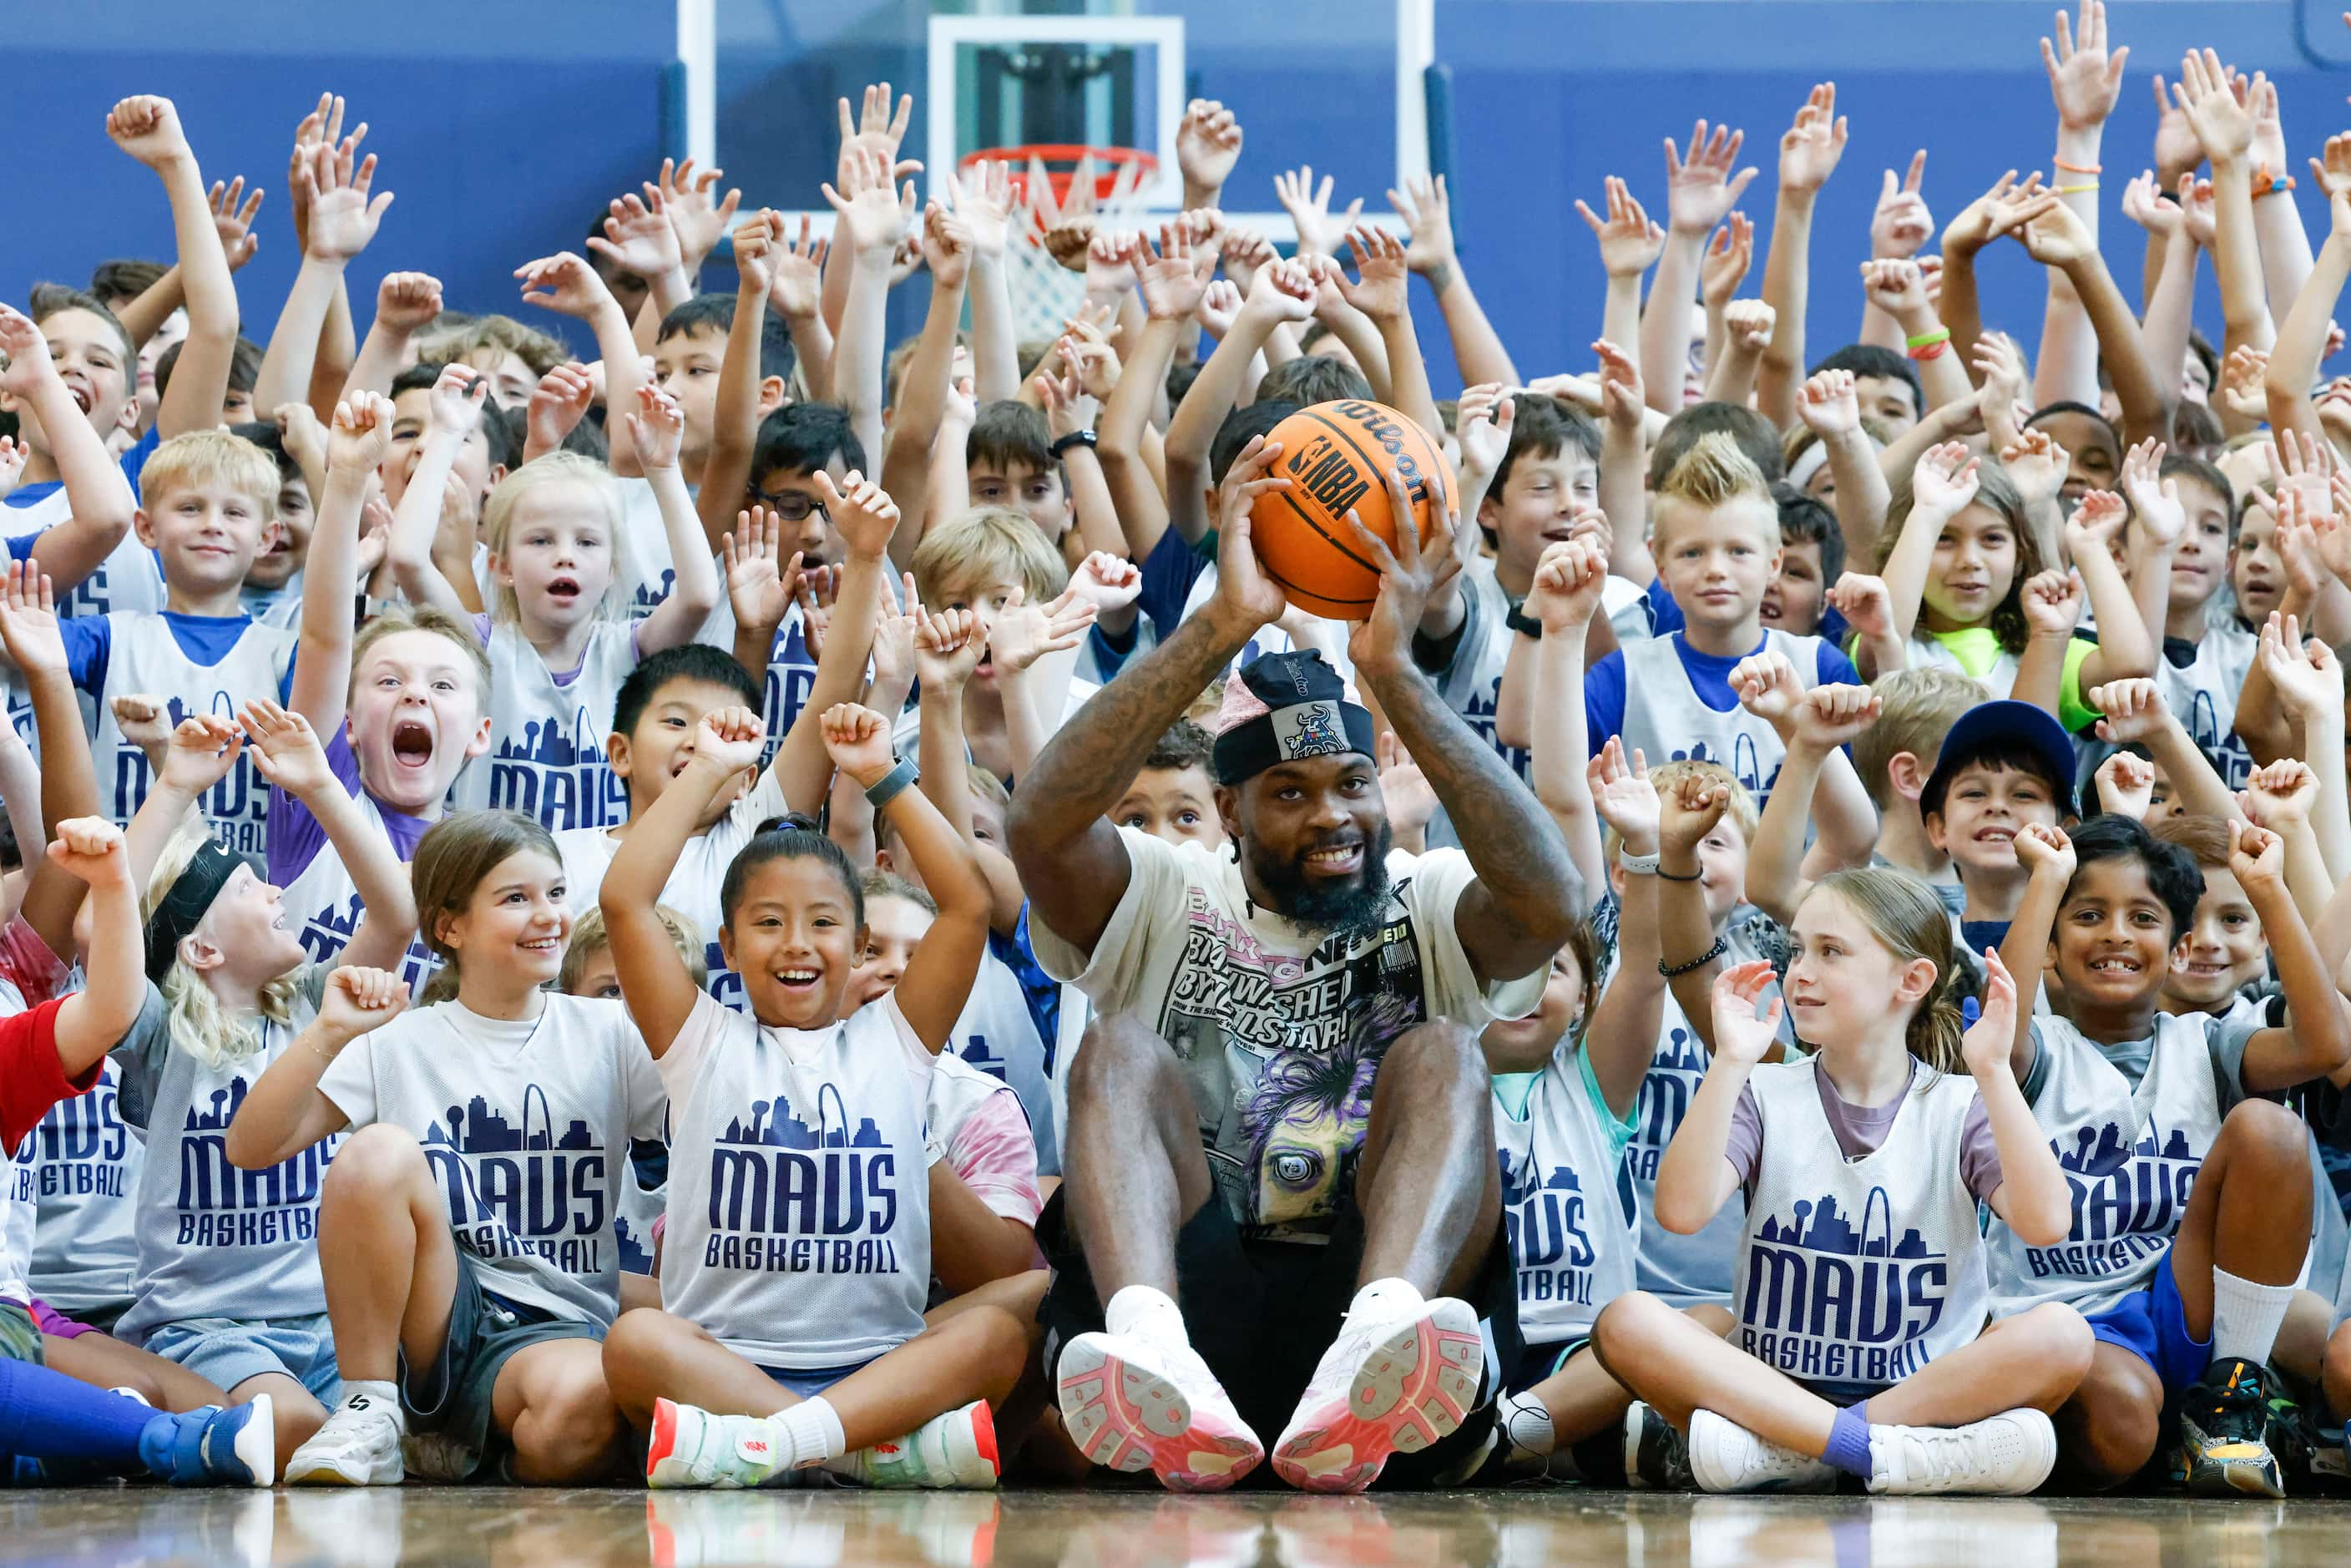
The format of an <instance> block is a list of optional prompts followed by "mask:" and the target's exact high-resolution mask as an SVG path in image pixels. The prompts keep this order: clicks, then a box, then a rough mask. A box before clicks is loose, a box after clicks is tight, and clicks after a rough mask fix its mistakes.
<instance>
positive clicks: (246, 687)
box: [58, 430, 348, 854]
mask: <svg viewBox="0 0 2351 1568" xmlns="http://www.w3.org/2000/svg"><path fill="white" fill-rule="evenodd" d="M139 483H140V489H141V501H142V504H141V507H140V509H139V512H138V514H137V518H136V523H137V532H138V537H139V539H140V541H141V545H142V546H144V547H146V548H148V549H152V551H153V552H154V559H156V560H157V561H158V562H159V563H160V564H161V567H162V574H163V584H164V605H163V609H162V612H151V611H133V610H115V611H111V612H108V613H106V614H104V615H79V616H76V617H74V618H73V619H71V620H69V621H67V622H63V623H62V624H61V625H60V626H59V627H58V631H59V632H60V633H61V634H62V635H63V636H64V639H65V645H66V654H67V658H68V664H69V667H70V668H71V670H72V672H73V677H74V684H75V685H77V686H78V687H80V688H81V690H82V691H83V692H84V693H86V694H87V695H89V697H90V698H91V699H92V700H93V701H94V702H95V703H96V706H97V712H98V730H97V737H96V741H95V750H96V754H97V756H98V758H99V766H100V768H101V769H102V771H103V776H104V777H105V778H106V779H108V780H109V781H110V788H109V789H107V791H106V794H105V795H104V797H103V805H104V808H105V810H106V811H107V814H108V815H109V816H110V817H111V818H112V819H113V820H114V821H118V822H128V821H130V820H131V816H132V815H133V814H134V813H135V812H136V811H137V810H139V806H140V802H141V800H144V799H145V796H146V792H147V788H148V777H147V763H146V758H145V757H144V755H143V754H142V753H141V749H140V747H139V746H138V744H137V743H136V741H134V740H133V739H132V738H131V737H129V736H127V735H126V734H125V733H124V732H123V729H122V725H121V722H120V716H118V714H117V713H116V711H115V703H116V700H117V699H119V698H121V697H124V696H128V695H133V694H137V693H146V692H154V693H168V694H171V701H172V706H173V708H174V709H175V710H176V711H177V712H178V713H180V714H185V713H187V712H190V711H202V712H209V713H214V714H224V713H226V714H233V713H235V711H236V710H237V708H238V707H239V706H242V705H243V704H245V703H246V702H248V701H251V700H254V699H256V698H266V699H271V700H282V699H283V698H285V696H286V695H287V691H288V681H289V676H290V671H291V667H292V665H293V663H294V651H295V643H296V641H297V638H296V633H295V632H293V631H292V630H290V629H282V628H278V627H272V626H265V625H262V624H261V623H260V622H256V621H255V620H254V618H253V617H252V616H251V615H250V614H248V613H246V609H245V602H244V591H245V578H246V572H248V571H249V570H251V569H252V566H253V562H254V560H255V559H256V557H257V556H258V555H259V554H260V553H261V550H262V548H263V546H264V545H265V544H266V542H267V540H268V538H269V537H270V535H271V534H272V532H273V531H274V530H275V528H276V526H277V524H276V521H275V517H274V513H275V512H276V509H277V491H278V475H277V463H276V462H275V461H274V460H273V459H271V458H270V457H269V455H267V454H266V453H264V452H263V451H262V450H261V449H260V448H259V447H257V446H256V445H254V444H253V443H251V442H249V441H247V440H246V439H245V438H244V437H242V436H238V435H232V434H229V433H228V432H226V431H221V430H206V431H191V432H190V433H188V434H184V435H176V436H173V437H172V439H171V440H169V441H167V442H165V443H164V444H162V445H161V446H159V447H157V448H156V449H155V451H154V453H153V455H152V456H150V457H149V458H148V460H147V463H146V465H145V466H144V467H143V468H142V469H141V471H140V476H139ZM347 611H348V607H347ZM202 809H203V810H204V818H205V820H206V821H209V822H210V823H211V824H212V826H213V831H214V834H215V835H216V836H217V837H218V838H219V839H220V841H221V843H222V845H223V847H225V848H226V849H227V850H229V851H230V852H233V853H237V854H258V853H260V852H262V851H263V850H264V849H265V848H266V845H267V842H268V840H267V823H268V791H267V788H266V785H265V784H263V783H262V782H261V781H259V780H257V779H256V778H255V777H254V774H253V770H252V768H251V766H250V763H249V762H248V763H246V765H244V766H240V767H238V768H235V769H233V770H232V771H231V772H230V773H229V774H228V776H227V777H225V779H222V780H221V781H220V783H219V785H218V786H217V787H216V788H215V789H214V790H213V792H212V793H211V794H210V795H209V796H207V797H206V798H205V799H204V801H203V802H202Z"/></svg>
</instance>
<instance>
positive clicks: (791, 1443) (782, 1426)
mask: <svg viewBox="0 0 2351 1568" xmlns="http://www.w3.org/2000/svg"><path fill="white" fill-rule="evenodd" d="M768 1430H769V1431H771V1432H773V1433H774V1434H775V1437H776V1448H777V1449H778V1451H779V1453H780V1455H781V1462H780V1463H779V1464H778V1465H777V1467H776V1469H777V1472H778V1474H781V1473H782V1472H783V1471H785V1470H792V1469H799V1467H800V1466H802V1465H808V1464H815V1463H818V1462H819V1461H821V1460H824V1459H833V1458H840V1457H841V1451H842V1450H843V1449H845V1448H848V1447H849V1438H848V1437H847V1436H846V1435H845V1434H844V1433H843V1432H842V1431H841V1413H840V1412H839V1411H837V1410H835V1409H834V1408H833V1407H832V1406H831V1405H830V1404H828V1403H826V1402H825V1400H824V1399H823V1398H822V1397H821V1396H819V1397H817V1398H814V1399H803V1400H801V1401H800V1402H799V1404H797V1405H795V1406H792V1407H791V1408H790V1409H789V1410H783V1411H778V1413H777V1414H775V1415H773V1416H768Z"/></svg>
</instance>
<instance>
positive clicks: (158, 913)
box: [147, 839, 245, 984]
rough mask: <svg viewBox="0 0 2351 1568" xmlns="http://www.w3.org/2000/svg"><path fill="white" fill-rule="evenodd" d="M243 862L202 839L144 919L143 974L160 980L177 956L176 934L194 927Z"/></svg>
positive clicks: (169, 971) (183, 934)
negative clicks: (185, 864) (144, 968)
mask: <svg viewBox="0 0 2351 1568" xmlns="http://www.w3.org/2000/svg"><path fill="white" fill-rule="evenodd" d="M243 864H245V862H244V861H243V860H241V859H239V858H238V857H237V856H235V855H233V854H231V853H229V852H227V851H226V850H225V849H223V848H221V847H220V845H218V844H216V843H214V841H212V840H210V839H206V840H205V841H204V842H203V843H202V844H200V845H198V846H197V849H196V852H195V853H194V855H193V856H192V857H190V859H189V861H188V869H187V870H185V871H183V872H182V873H180V879H179V880H178V881H177V882H175V883H172V891H171V892H169V893H167V894H164V895H163V897H162V901H161V902H159V903H158V904H156V905H155V914H154V915H153V917H152V918H151V919H150V920H149V921H148V922H147V977H148V978H149V979H151V980H153V981H155V982H157V983H158V984H161V983H162V978H163V977H164V976H165V975H167V974H169V973H171V970H172V960H173V959H174V958H176V957H177V956H179V952H180V938H181V937H183V936H186V935H187V934H188V933H189V932H191V931H193V930H194V929H195V928H196V925H197V923H198V922H200V921H202V920H203V919H204V911H205V910H207V909H210V908H211V907H212V906H213V900H214V899H216V898H218V897H219V896H220V894H221V889H222V888H224V887H226V886H227V885H228V879H229V877H230V875H231V874H232V873H235V870H236V869H237V867H239V866H241V865H243Z"/></svg>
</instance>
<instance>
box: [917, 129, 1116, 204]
mask: <svg viewBox="0 0 2351 1568" xmlns="http://www.w3.org/2000/svg"><path fill="white" fill-rule="evenodd" d="M1089 158H1091V159H1092V160H1093V164H1094V191H1093V194H1094V202H1095V204H1097V206H1099V205H1101V204H1106V203H1108V202H1110V201H1112V200H1113V199H1114V198H1115V197H1116V196H1117V195H1118V194H1119V193H1120V191H1121V189H1122V183H1121V182H1122V180H1123V189H1125V190H1128V191H1133V190H1135V189H1138V188H1139V187H1140V186H1141V185H1142V184H1143V183H1144V181H1145V180H1147V179H1149V178H1150V177H1151V176H1152V175H1154V174H1156V173H1157V172H1159V160H1158V159H1157V158H1156V157H1155V156H1154V155H1152V154H1151V153H1148V152H1144V151H1143V150H1142V149H1140V148H1136V147H1083V146H1079V145H1077V144H1076V143H1073V142H1061V141H1050V142H1037V143H1034V144H1032V145H1030V146H1027V147H993V148H987V149H984V150H982V151H980V152H973V153H969V154H967V155H966V156H965V157H963V158H961V159H959V160H957V162H956V172H957V173H959V174H969V173H970V172H972V171H973V170H974V169H976V168H977V167H978V166H979V165H980V164H982V163H998V162H1002V163H1009V164H1011V165H1012V189H1013V193H1015V194H1016V195H1018V196H1019V198H1020V199H1021V201H1022V202H1023V203H1025V204H1028V205H1029V208H1030V210H1031V211H1035V210H1037V204H1036V202H1035V201H1034V200H1033V199H1032V198H1031V197H1030V195H1029V165H1030V164H1031V163H1034V164H1035V165H1036V166H1037V167H1039V168H1041V169H1042V170H1044V172H1045V180H1046V183H1048V184H1049V185H1050V186H1051V188H1052V192H1053V210H1054V211H1055V212H1064V211H1067V210H1068V207H1069V204H1070V192H1071V190H1072V189H1073V188H1074V187H1075V186H1076V184H1077V179H1078V171H1079V170H1080V169H1081V167H1082V166H1083V165H1084V163H1085V162H1086V160H1087V159H1089ZM1129 170H1133V171H1134V172H1132V173H1128V172H1127V171H1129Z"/></svg>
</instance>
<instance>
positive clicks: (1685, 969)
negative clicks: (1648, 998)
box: [1657, 877, 1730, 980]
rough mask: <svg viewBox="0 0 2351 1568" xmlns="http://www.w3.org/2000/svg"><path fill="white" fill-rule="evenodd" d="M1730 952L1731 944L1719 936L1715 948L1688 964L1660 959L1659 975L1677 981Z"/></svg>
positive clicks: (1673, 879)
mask: <svg viewBox="0 0 2351 1568" xmlns="http://www.w3.org/2000/svg"><path fill="white" fill-rule="evenodd" d="M1669 880H1672V881H1677V882H1678V881H1679V880H1681V879H1680V878H1678V877H1676V878H1671V879H1669ZM1729 951H1730V944H1729V942H1728V941H1726V940H1724V939H1723V938H1722V937H1719V936H1718V937H1716V938H1715V939H1714V946H1711V947H1708V949H1707V950H1706V951H1705V952H1703V953H1700V954H1699V955H1698V956H1697V957H1695V958H1692V959H1691V960H1690V961H1689V962H1688V963H1687V964H1668V963H1667V962H1666V961H1665V960H1664V959H1662V958H1660V959H1658V960H1657V973H1658V974H1659V975H1661V976H1663V977H1665V978H1667V979H1668V980H1671V979H1676V978H1678V977H1681V976H1683V975H1687V974H1688V973H1689V972H1690V971H1691V970H1693V969H1703V968H1705V967H1707V966H1708V964H1711V963H1713V962H1714V961H1715V960H1716V959H1717V958H1719V957H1721V956H1723V955H1724V954H1726V953H1728V952H1729Z"/></svg>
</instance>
